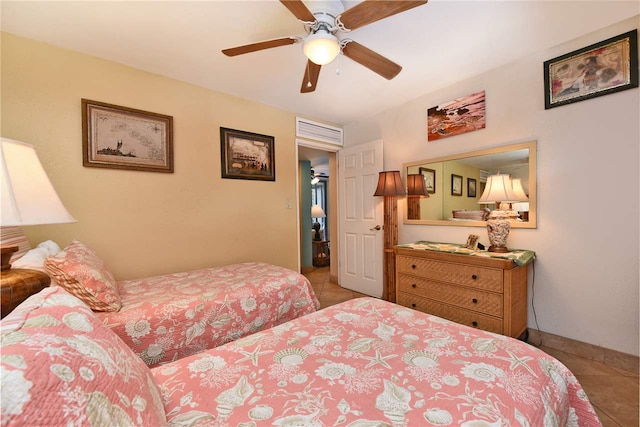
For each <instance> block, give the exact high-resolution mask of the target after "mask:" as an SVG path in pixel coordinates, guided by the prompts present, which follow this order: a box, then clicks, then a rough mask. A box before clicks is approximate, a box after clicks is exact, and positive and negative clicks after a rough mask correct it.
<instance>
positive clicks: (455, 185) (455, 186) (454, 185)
mask: <svg viewBox="0 0 640 427" xmlns="http://www.w3.org/2000/svg"><path fill="white" fill-rule="evenodd" d="M451 195H452V196H462V177H461V176H460V175H456V174H454V173H452V174H451Z"/></svg>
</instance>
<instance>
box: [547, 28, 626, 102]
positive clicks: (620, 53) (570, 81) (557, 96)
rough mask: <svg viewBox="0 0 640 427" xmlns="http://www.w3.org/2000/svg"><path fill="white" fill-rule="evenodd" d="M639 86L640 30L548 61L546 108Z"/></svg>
mask: <svg viewBox="0 0 640 427" xmlns="http://www.w3.org/2000/svg"><path fill="white" fill-rule="evenodd" d="M634 87H638V30H633V31H629V32H628V33H624V34H620V35H618V36H615V37H612V38H610V39H607V40H604V41H601V42H599V43H596V44H592V45H590V46H587V47H585V48H582V49H579V50H576V51H574V52H570V53H567V54H566V55H562V56H559V57H557V58H553V59H550V60H548V61H545V62H544V92H545V99H544V108H545V109H547V110H548V109H550V108H553V107H559V106H561V105H566V104H571V103H573V102H578V101H583V100H585V99H590V98H595V97H597V96H602V95H607V94H610V93H614V92H619V91H622V90H627V89H631V88H634Z"/></svg>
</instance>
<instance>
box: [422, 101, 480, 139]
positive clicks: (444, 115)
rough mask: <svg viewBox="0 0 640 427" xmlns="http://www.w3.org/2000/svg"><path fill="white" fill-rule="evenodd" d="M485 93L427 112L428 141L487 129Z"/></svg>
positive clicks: (441, 105)
mask: <svg viewBox="0 0 640 427" xmlns="http://www.w3.org/2000/svg"><path fill="white" fill-rule="evenodd" d="M485 123H486V120H485V91H484V90H483V91H480V92H476V93H472V94H471V95H468V96H465V97H463V98H458V99H454V100H453V101H448V102H443V103H442V104H440V105H436V106H435V107H431V108H429V109H428V110H427V141H429V142H430V141H436V140H438V139H443V138H448V137H450V136H456V135H461V134H463V133H467V132H473V131H474V130H480V129H484V128H485Z"/></svg>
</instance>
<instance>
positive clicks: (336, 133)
mask: <svg viewBox="0 0 640 427" xmlns="http://www.w3.org/2000/svg"><path fill="white" fill-rule="evenodd" d="M296 136H297V137H298V138H304V139H309V140H311V141H320V142H325V143H327V144H332V145H338V146H340V147H342V146H343V144H344V139H343V138H344V131H343V130H342V128H338V127H335V126H329V125H326V124H324V123H318V122H314V121H313V120H308V119H303V118H301V117H296Z"/></svg>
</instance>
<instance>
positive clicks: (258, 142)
mask: <svg viewBox="0 0 640 427" xmlns="http://www.w3.org/2000/svg"><path fill="white" fill-rule="evenodd" d="M274 144H275V140H274V137H272V136H268V135H260V134H257V133H251V132H245V131H241V130H236V129H228V128H223V127H221V128H220V155H221V165H222V178H231V179H254V180H261V181H275V180H276V164H275V163H276V158H275V148H274Z"/></svg>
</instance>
